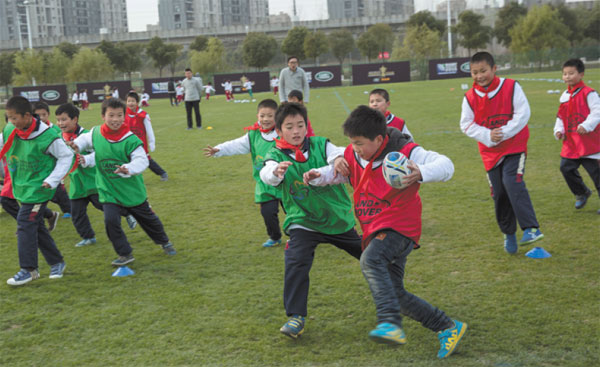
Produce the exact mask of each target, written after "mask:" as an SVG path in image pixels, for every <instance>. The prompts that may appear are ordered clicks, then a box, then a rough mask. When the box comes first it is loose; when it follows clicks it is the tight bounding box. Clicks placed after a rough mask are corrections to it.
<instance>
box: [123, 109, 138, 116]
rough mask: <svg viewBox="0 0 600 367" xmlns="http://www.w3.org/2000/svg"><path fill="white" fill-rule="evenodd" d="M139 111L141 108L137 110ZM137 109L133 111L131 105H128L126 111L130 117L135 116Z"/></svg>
mask: <svg viewBox="0 0 600 367" xmlns="http://www.w3.org/2000/svg"><path fill="white" fill-rule="evenodd" d="M137 111H139V110H137ZM137 111H136V112H133V111H132V110H131V109H129V107H127V110H126V111H125V113H126V114H128V115H129V116H130V117H135V116H137V114H138V113H137Z"/></svg>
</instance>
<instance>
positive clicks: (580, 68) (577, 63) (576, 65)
mask: <svg viewBox="0 0 600 367" xmlns="http://www.w3.org/2000/svg"><path fill="white" fill-rule="evenodd" d="M569 66H572V67H574V68H576V69H577V72H578V73H580V74H581V73H583V72H584V71H585V65H584V64H583V61H581V60H580V59H569V60H567V61H565V63H564V64H563V66H562V68H563V69H564V68H567V67H569Z"/></svg>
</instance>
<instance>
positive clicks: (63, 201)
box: [50, 184, 71, 213]
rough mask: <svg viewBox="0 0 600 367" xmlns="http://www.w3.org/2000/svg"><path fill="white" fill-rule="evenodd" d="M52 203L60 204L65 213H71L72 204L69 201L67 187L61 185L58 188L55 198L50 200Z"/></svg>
mask: <svg viewBox="0 0 600 367" xmlns="http://www.w3.org/2000/svg"><path fill="white" fill-rule="evenodd" d="M50 201H51V202H53V203H56V204H58V206H60V210H61V211H62V212H63V213H71V203H70V200H69V194H67V190H65V185H63V184H59V185H58V186H57V187H56V191H55V192H54V197H53V198H52V199H50Z"/></svg>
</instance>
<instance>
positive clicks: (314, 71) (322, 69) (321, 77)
mask: <svg viewBox="0 0 600 367" xmlns="http://www.w3.org/2000/svg"><path fill="white" fill-rule="evenodd" d="M302 69H304V71H305V72H306V79H307V80H308V83H309V84H310V87H311V88H320V87H339V86H341V85H342V68H341V67H340V66H339V65H334V66H310V67H303V68H302Z"/></svg>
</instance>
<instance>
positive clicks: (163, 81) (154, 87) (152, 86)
mask: <svg viewBox="0 0 600 367" xmlns="http://www.w3.org/2000/svg"><path fill="white" fill-rule="evenodd" d="M171 79H173V83H174V85H175V86H176V85H177V83H179V82H180V81H182V80H183V79H185V76H175V77H172V78H171V77H169V78H152V79H144V90H145V91H146V93H148V94H149V95H150V99H153V98H169V92H168V91H169V89H168V84H169V80H171ZM203 82H204V81H203Z"/></svg>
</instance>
